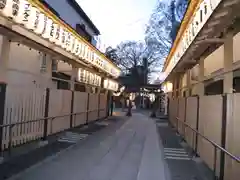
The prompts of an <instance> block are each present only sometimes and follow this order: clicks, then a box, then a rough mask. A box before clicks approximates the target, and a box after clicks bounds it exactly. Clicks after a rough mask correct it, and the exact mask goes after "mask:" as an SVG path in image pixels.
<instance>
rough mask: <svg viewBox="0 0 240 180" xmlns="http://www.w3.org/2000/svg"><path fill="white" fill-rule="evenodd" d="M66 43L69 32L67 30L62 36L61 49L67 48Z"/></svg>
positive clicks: (63, 30) (63, 31)
mask: <svg viewBox="0 0 240 180" xmlns="http://www.w3.org/2000/svg"><path fill="white" fill-rule="evenodd" d="M66 41H67V32H66V31H65V29H62V34H61V47H62V48H63V49H65V48H66Z"/></svg>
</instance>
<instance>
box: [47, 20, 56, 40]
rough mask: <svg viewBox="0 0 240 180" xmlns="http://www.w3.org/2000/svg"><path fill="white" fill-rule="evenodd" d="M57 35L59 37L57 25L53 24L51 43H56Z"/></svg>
mask: <svg viewBox="0 0 240 180" xmlns="http://www.w3.org/2000/svg"><path fill="white" fill-rule="evenodd" d="M56 35H57V24H55V23H52V25H51V30H50V37H49V40H50V41H51V42H55V39H56Z"/></svg>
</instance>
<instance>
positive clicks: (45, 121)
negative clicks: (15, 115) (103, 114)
mask: <svg viewBox="0 0 240 180" xmlns="http://www.w3.org/2000/svg"><path fill="white" fill-rule="evenodd" d="M103 110H105V108H102V109H95V110H88V111H84V112H78V113H70V114H65V115H60V116H52V117H44V118H40V119H34V120H28V121H23V122H16V123H11V124H3V125H0V129H3V128H9V132H8V137H9V138H8V149H7V151H8V153H9V154H11V150H12V147H13V146H12V140H13V131H12V129H13V128H14V127H15V126H19V125H25V124H31V123H35V122H41V121H44V129H43V134H42V139H43V140H46V138H47V136H48V134H47V132H48V126H47V125H45V123H47V124H48V122H49V121H51V122H52V121H53V120H54V119H57V118H63V117H67V116H74V118H76V115H81V114H85V113H86V114H87V115H88V114H89V113H91V112H95V111H96V112H98V115H97V119H96V120H99V118H100V113H99V112H100V111H103ZM84 124H88V116H87V118H86V122H85V123H83V124H80V125H84ZM80 125H78V126H80ZM76 127H77V126H76ZM70 128H71V127H70V126H69V128H68V129H70ZM1 146H2V144H0V147H1ZM0 151H1V153H3V151H2V150H1V149H0Z"/></svg>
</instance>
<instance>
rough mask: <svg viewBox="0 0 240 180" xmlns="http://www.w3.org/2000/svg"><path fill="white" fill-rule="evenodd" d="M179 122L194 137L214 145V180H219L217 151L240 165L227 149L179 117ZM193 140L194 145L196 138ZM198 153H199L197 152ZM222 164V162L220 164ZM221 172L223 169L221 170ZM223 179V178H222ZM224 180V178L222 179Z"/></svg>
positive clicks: (177, 118)
mask: <svg viewBox="0 0 240 180" xmlns="http://www.w3.org/2000/svg"><path fill="white" fill-rule="evenodd" d="M176 120H177V122H178V123H179V122H180V123H182V125H184V127H185V128H186V127H187V128H189V129H190V130H191V131H192V132H193V137H194V136H200V137H201V138H203V139H205V140H206V141H207V142H209V143H210V144H211V145H213V147H214V157H213V158H214V159H213V173H214V174H213V175H214V177H213V179H214V180H218V178H217V175H216V169H217V151H218V150H220V152H222V153H224V155H228V156H229V157H230V158H231V159H232V160H234V161H235V162H237V163H240V158H239V157H237V156H235V155H233V154H232V153H230V152H228V151H227V150H226V149H225V148H223V147H221V146H220V145H218V144H217V143H216V142H214V141H212V140H210V139H209V138H207V137H206V136H204V135H202V134H201V133H200V132H199V131H197V130H196V129H194V128H192V127H191V126H190V125H188V124H187V123H186V122H184V121H181V120H180V118H179V117H176ZM177 131H178V126H177ZM192 140H193V144H194V138H192ZM195 153H197V152H195ZM220 163H221V162H220ZM220 171H221V169H220ZM220 179H221V178H220ZM222 179H223V178H222Z"/></svg>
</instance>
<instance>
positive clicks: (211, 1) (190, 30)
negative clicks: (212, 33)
mask: <svg viewBox="0 0 240 180" xmlns="http://www.w3.org/2000/svg"><path fill="white" fill-rule="evenodd" d="M220 2H221V0H203V1H202V2H201V4H200V5H199V8H198V10H197V11H196V12H195V14H194V15H193V16H192V17H191V22H190V23H189V25H188V27H187V28H186V30H185V32H184V35H183V36H182V37H181V42H180V43H179V45H178V46H177V48H176V51H175V52H174V55H173V57H172V58H171V60H170V62H169V65H168V66H167V68H166V71H165V73H166V77H167V76H168V75H169V73H170V72H171V71H172V69H173V68H174V67H175V65H176V64H177V63H178V62H179V60H180V59H181V58H182V56H183V55H184V53H185V52H186V50H187V49H188V48H189V46H190V45H191V43H192V42H193V40H194V39H195V37H196V36H197V35H198V33H199V32H200V30H201V29H202V27H203V26H204V24H205V23H206V22H207V20H208V19H209V17H210V16H211V15H212V13H213V11H214V10H215V9H216V7H217V6H218V4H219V3H220Z"/></svg>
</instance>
